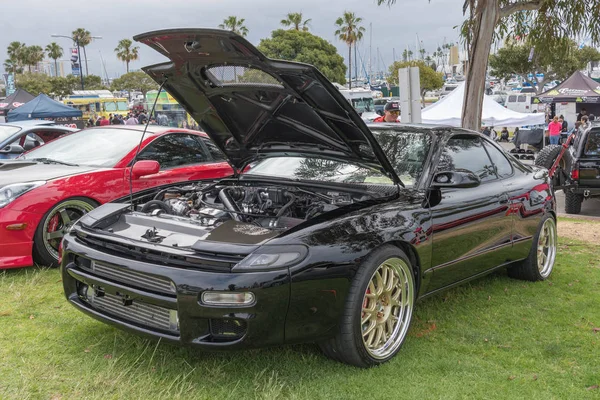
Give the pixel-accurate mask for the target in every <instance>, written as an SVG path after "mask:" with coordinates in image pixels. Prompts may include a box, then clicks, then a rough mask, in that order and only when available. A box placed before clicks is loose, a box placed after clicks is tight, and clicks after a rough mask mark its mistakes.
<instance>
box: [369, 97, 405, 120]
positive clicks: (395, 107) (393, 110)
mask: <svg viewBox="0 0 600 400" xmlns="http://www.w3.org/2000/svg"><path fill="white" fill-rule="evenodd" d="M373 122H400V104H399V103H398V102H397V101H390V102H388V103H387V104H386V105H385V107H384V108H383V115H382V116H380V117H377V118H375V119H374V120H373Z"/></svg>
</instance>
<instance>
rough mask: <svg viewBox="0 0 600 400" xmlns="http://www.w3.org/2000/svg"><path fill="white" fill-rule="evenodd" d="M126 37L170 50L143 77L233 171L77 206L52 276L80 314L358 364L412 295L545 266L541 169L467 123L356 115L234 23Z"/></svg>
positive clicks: (388, 335)
mask: <svg viewBox="0 0 600 400" xmlns="http://www.w3.org/2000/svg"><path fill="white" fill-rule="evenodd" d="M136 40H138V41H141V42H143V43H145V44H147V45H149V46H151V47H152V48H154V49H156V50H158V51H159V52H161V53H162V54H163V55H165V56H167V57H169V58H170V59H171V62H167V63H164V64H159V65H155V66H152V67H148V68H146V72H147V73H148V74H149V75H150V76H152V77H153V78H154V79H155V80H156V81H157V82H159V83H161V84H163V83H164V87H166V88H167V90H168V91H169V92H170V93H171V94H172V95H173V96H174V97H175V98H176V99H177V101H178V102H179V103H180V104H182V105H184V107H185V108H186V109H187V111H188V112H190V113H191V114H192V115H193V117H194V118H195V119H196V120H197V121H198V122H200V123H201V124H202V126H203V127H204V128H205V130H206V132H207V133H208V134H209V135H210V136H211V138H212V139H213V140H214V141H215V143H216V144H217V146H218V147H219V148H220V150H221V151H222V152H223V153H225V155H226V156H227V157H228V159H229V162H230V163H231V164H232V166H234V167H235V169H236V170H237V171H240V172H239V173H237V174H236V175H235V176H233V177H231V178H228V179H223V180H220V181H216V182H197V183H194V184H189V183H188V184H185V186H182V185H181V184H180V185H179V186H172V187H168V188H162V189H161V190H158V191H151V192H146V193H144V194H142V195H139V196H136V198H135V200H134V203H135V204H134V205H130V204H126V203H125V204H120V203H110V204H106V205H104V206H101V207H99V208H97V209H95V210H93V211H92V212H90V213H89V214H87V215H85V216H84V217H82V218H81V219H80V220H79V221H78V222H77V223H76V224H75V225H74V227H73V228H72V230H71V231H70V232H69V233H68V234H67V235H66V236H65V239H64V241H63V259H62V274H63V282H64V290H65V294H66V297H67V299H68V300H69V302H71V304H73V305H74V306H75V307H76V308H78V309H80V310H81V311H83V312H85V313H87V314H88V315H91V316H92V317H94V318H97V319H99V320H101V321H104V322H108V323H111V324H113V325H116V326H118V327H121V328H125V329H128V330H131V331H133V332H137V333H141V334H147V335H150V336H153V337H157V338H163V339H167V340H171V341H173V342H178V343H181V344H186V345H196V346H199V347H201V348H205V349H239V348H247V347H255V346H266V345H275V344H282V343H297V342H306V341H314V342H318V343H319V344H320V345H321V347H322V348H323V350H324V352H325V353H326V354H327V355H328V356H330V357H332V358H334V359H337V360H339V361H343V362H346V363H349V364H353V365H357V366H360V367H367V366H371V365H376V364H380V363H383V362H385V361H387V360H389V359H390V358H391V357H393V356H394V355H395V354H396V353H397V352H398V350H399V349H400V346H401V345H402V343H403V341H404V339H405V338H406V334H407V331H408V329H409V326H410V322H411V318H412V313H413V307H414V304H415V301H416V300H419V299H422V298H423V297H425V296H429V295H431V294H434V293H437V292H439V291H440V290H443V289H447V288H449V287H452V286H454V285H457V284H460V283H463V282H465V281H467V280H470V279H473V278H476V277H479V276H482V275H484V274H486V273H488V272H490V271H493V270H495V269H497V268H501V267H509V268H508V271H509V274H510V275H511V276H513V277H516V278H521V279H527V280H532V281H535V280H543V279H546V278H547V277H548V276H549V275H550V273H551V271H552V268H553V265H554V259H555V256H556V239H557V236H556V223H555V211H554V209H555V200H554V197H553V194H552V187H551V183H550V180H549V178H548V176H547V170H545V169H543V168H538V167H530V166H525V165H523V164H521V163H520V162H519V161H517V160H516V159H514V158H513V157H511V156H508V155H506V154H505V153H504V152H503V151H502V150H501V149H500V148H499V147H498V146H497V145H496V144H495V143H493V142H492V141H490V140H489V139H488V138H486V137H484V136H482V135H480V134H479V133H476V132H471V131H467V130H463V129H454V128H449V127H437V126H418V125H401V124H375V125H371V126H367V125H365V124H364V122H363V121H362V120H361V119H360V117H359V116H358V115H357V114H356V112H355V111H354V110H353V109H352V107H351V106H350V104H349V103H348V102H347V101H346V100H345V99H344V97H343V96H342V95H341V94H340V93H339V92H338V91H337V89H335V87H334V86H332V85H331V84H330V82H328V81H327V79H326V78H325V77H324V76H323V75H321V74H320V73H319V72H318V71H317V70H316V69H315V68H314V67H312V66H310V65H305V64H298V63H291V62H284V61H274V60H269V59H267V58H265V57H264V56H263V55H262V54H261V53H259V52H258V51H257V50H256V49H255V48H254V47H253V46H252V45H251V44H250V43H248V42H247V41H246V40H245V39H243V38H242V37H240V36H238V35H236V34H234V33H231V32H226V31H218V30H201V29H198V30H169V31H158V32H152V33H148V34H143V35H140V36H137V37H136ZM249 165H252V166H251V167H248V166H249ZM248 168H249V169H248ZM241 171H244V172H241ZM132 207H134V208H135V210H132Z"/></svg>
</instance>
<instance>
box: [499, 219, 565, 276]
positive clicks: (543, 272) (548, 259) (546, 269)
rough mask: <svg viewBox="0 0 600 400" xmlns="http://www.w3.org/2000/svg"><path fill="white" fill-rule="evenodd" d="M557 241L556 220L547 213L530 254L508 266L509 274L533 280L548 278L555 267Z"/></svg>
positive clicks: (534, 238) (534, 239)
mask: <svg viewBox="0 0 600 400" xmlns="http://www.w3.org/2000/svg"><path fill="white" fill-rule="evenodd" d="M557 241H558V233H557V231H556V221H555V220H554V217H553V216H552V215H551V214H546V215H545V216H544V218H542V221H541V222H540V225H539V227H538V231H537V232H536V234H535V236H534V237H533V242H532V244H531V250H529V256H528V257H527V258H526V259H525V260H523V261H521V262H519V263H518V264H516V265H514V266H512V267H510V268H508V276H510V277H511V278H515V279H521V280H525V281H533V282H535V281H543V280H545V279H547V278H548V277H549V276H550V274H551V273H552V270H553V269H554V261H555V260H556V248H557Z"/></svg>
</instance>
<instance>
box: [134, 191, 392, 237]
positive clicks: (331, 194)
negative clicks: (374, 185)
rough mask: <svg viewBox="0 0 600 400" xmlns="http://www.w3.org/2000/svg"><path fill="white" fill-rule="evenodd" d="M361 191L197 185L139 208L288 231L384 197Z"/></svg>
mask: <svg viewBox="0 0 600 400" xmlns="http://www.w3.org/2000/svg"><path fill="white" fill-rule="evenodd" d="M361 192H362V193H361ZM361 192H353V193H347V192H342V191H338V190H335V189H329V190H328V189H319V190H318V191H315V190H312V189H311V190H309V189H305V188H302V187H298V186H287V185H285V186H284V185H282V186H279V185H277V186H275V185H257V184H256V183H253V184H252V185H250V184H242V183H240V182H235V183H232V184H231V185H223V184H210V185H206V184H194V185H187V186H182V187H172V188H169V189H164V190H161V191H160V192H158V193H157V194H156V196H154V199H153V200H151V201H148V202H147V203H145V204H141V205H138V211H140V212H142V213H147V214H150V215H157V216H164V217H167V218H169V217H171V218H176V219H185V220H186V221H188V222H190V223H193V224H195V225H200V226H203V227H217V226H219V225H221V224H222V223H224V222H226V221H230V220H233V221H237V222H240V223H248V224H253V225H256V226H260V227H262V228H269V229H274V230H286V229H289V228H292V227H294V226H296V225H298V224H300V223H302V222H304V221H306V220H309V219H311V218H314V217H316V216H318V215H321V214H323V213H326V212H329V211H332V210H335V209H337V208H339V207H342V206H346V205H350V204H353V203H357V202H362V201H365V200H369V199H373V198H376V197H380V196H376V195H373V194H370V193H369V194H367V193H366V191H364V190H363V191H361Z"/></svg>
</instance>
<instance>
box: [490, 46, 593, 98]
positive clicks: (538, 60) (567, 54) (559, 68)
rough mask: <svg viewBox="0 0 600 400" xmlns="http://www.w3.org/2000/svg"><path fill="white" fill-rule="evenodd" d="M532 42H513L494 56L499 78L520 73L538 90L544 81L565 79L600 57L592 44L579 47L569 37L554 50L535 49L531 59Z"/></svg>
mask: <svg viewBox="0 0 600 400" xmlns="http://www.w3.org/2000/svg"><path fill="white" fill-rule="evenodd" d="M530 51H531V46H528V45H527V44H521V43H519V44H510V45H508V46H506V47H503V48H501V49H500V50H498V52H497V53H496V54H492V55H491V56H490V67H491V72H492V74H493V75H494V76H497V77H499V78H505V79H509V78H511V77H512V75H513V74H517V75H520V76H521V77H522V78H523V79H524V80H525V81H526V82H527V83H529V84H530V85H531V86H532V87H533V88H534V89H535V90H536V93H537V94H540V93H542V92H543V90H544V85H545V84H546V83H547V82H550V81H553V80H559V81H562V80H564V79H566V78H568V77H569V76H570V75H571V74H573V73H574V72H575V71H578V70H581V69H584V68H585V67H586V65H587V64H588V62H593V61H600V53H599V52H598V50H596V49H594V48H592V47H584V48H583V49H579V48H578V46H577V45H576V44H575V42H573V41H572V40H568V39H567V40H565V41H564V43H562V44H561V46H559V47H555V51H554V52H552V53H548V52H541V51H535V48H534V53H533V58H532V59H531V61H530V60H529V55H530ZM536 73H542V74H544V78H543V79H542V80H541V81H540V82H539V84H538V82H537V81H536V79H535V78H533V79H529V78H528V76H527V75H528V74H532V75H533V76H535V74H536Z"/></svg>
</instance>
